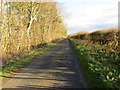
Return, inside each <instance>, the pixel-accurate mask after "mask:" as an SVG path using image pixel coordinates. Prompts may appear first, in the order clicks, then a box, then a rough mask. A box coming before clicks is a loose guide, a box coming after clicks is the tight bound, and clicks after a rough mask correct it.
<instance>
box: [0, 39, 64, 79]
mask: <svg viewBox="0 0 120 90" xmlns="http://www.w3.org/2000/svg"><path fill="white" fill-rule="evenodd" d="M61 41H62V40H60V41H56V42H54V43H51V44H49V45H46V46H45V47H43V48H38V49H36V50H33V51H32V52H30V53H29V54H28V55H26V56H23V57H19V58H15V59H13V60H12V61H13V62H11V63H9V64H8V65H5V66H3V68H2V72H1V73H0V76H1V77H2V78H3V77H5V76H7V75H9V74H10V73H12V72H14V71H16V70H17V69H18V68H20V67H22V66H23V65H25V64H26V63H28V62H30V61H31V60H33V59H35V58H36V57H37V56H39V55H41V54H44V53H45V52H46V51H48V50H50V49H51V48H52V47H54V46H55V45H57V44H58V43H60V42H61Z"/></svg>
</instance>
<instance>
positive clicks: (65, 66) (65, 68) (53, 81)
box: [2, 39, 87, 88]
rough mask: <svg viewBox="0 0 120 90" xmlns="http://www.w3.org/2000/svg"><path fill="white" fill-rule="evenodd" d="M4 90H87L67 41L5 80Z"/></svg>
mask: <svg viewBox="0 0 120 90" xmlns="http://www.w3.org/2000/svg"><path fill="white" fill-rule="evenodd" d="M2 85H3V88H57V87H58V88H87V85H86V83H85V80H84V78H83V76H82V74H81V71H80V69H79V64H78V63H77V59H76V56H75V54H74V52H73V50H72V48H71V46H70V43H69V41H68V40H67V39H66V40H64V41H62V42H61V43H59V44H58V45H56V46H55V47H54V48H52V49H51V50H49V51H48V52H46V53H45V54H43V55H40V56H38V57H37V58H36V59H35V60H33V61H31V62H29V63H28V64H27V65H25V66H24V67H22V68H21V69H20V70H18V71H17V72H15V73H13V74H12V75H10V76H7V77H6V79H5V80H3V83H2Z"/></svg>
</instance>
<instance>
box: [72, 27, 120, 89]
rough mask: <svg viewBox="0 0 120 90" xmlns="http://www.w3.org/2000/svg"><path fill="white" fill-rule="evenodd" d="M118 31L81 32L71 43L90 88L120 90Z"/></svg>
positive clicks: (74, 36) (73, 37)
mask: <svg viewBox="0 0 120 90" xmlns="http://www.w3.org/2000/svg"><path fill="white" fill-rule="evenodd" d="M119 34H120V33H119V32H118V30H117V29H115V28H113V29H106V30H98V31H95V32H92V33H88V32H79V33H77V34H74V35H71V38H70V42H71V44H72V46H73V48H74V50H75V52H76V54H77V56H78V58H79V62H80V66H81V68H82V71H83V73H84V75H85V76H86V80H87V82H88V85H89V87H90V88H119V89H120V85H119V84H120V51H119V46H118V42H119V38H118V36H119Z"/></svg>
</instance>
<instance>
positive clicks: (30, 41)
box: [0, 2, 67, 64]
mask: <svg viewBox="0 0 120 90" xmlns="http://www.w3.org/2000/svg"><path fill="white" fill-rule="evenodd" d="M2 17H3V21H2V25H1V28H0V32H1V43H2V44H1V52H2V55H1V57H2V60H3V63H4V64H6V63H9V61H10V59H11V58H13V57H19V56H22V55H25V54H26V53H28V52H30V51H31V50H33V49H36V48H38V47H41V46H43V45H44V44H48V43H50V42H52V41H55V40H58V39H61V38H65V37H66V33H67V32H66V28H65V25H64V23H63V20H62V17H61V15H60V11H59V10H58V7H57V3H56V2H3V3H2Z"/></svg>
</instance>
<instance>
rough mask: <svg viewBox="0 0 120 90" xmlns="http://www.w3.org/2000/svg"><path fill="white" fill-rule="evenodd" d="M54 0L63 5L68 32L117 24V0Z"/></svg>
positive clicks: (91, 29)
mask: <svg viewBox="0 0 120 90" xmlns="http://www.w3.org/2000/svg"><path fill="white" fill-rule="evenodd" d="M0 1H1V0H0ZM11 1H12V0H11ZM19 1H20V0H19ZM22 1H23V0H22ZM27 1H28V0H27ZM30 1H31V0H30ZM48 1H49V0H48ZM55 1H57V2H59V3H60V5H61V7H63V10H62V11H63V13H62V14H63V17H64V23H65V24H66V26H67V29H68V34H73V33H76V32H80V31H89V32H91V31H95V30H98V29H106V28H113V27H117V26H118V1H119V0H55Z"/></svg>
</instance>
